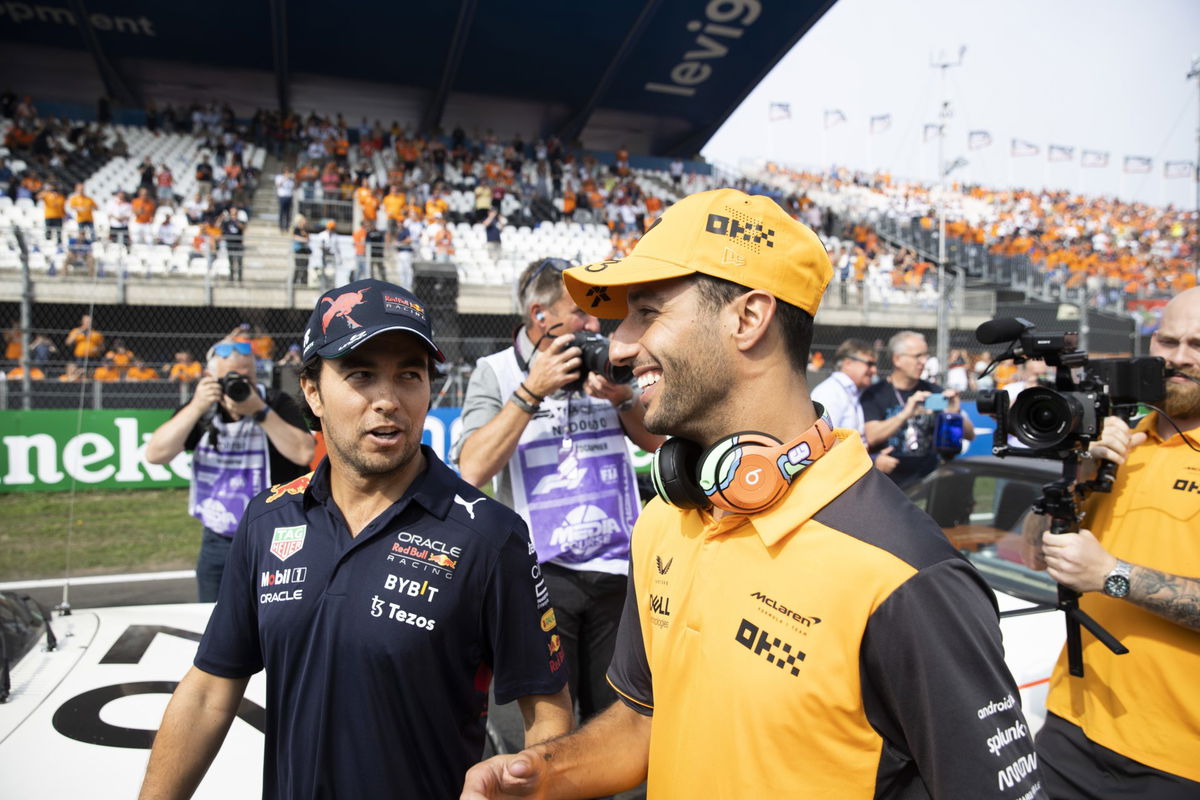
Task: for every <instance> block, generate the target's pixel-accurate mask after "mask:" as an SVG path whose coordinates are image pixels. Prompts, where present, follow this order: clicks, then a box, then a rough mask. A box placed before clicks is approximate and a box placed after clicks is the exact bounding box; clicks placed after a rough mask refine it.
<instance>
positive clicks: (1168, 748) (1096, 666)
mask: <svg viewBox="0 0 1200 800" xmlns="http://www.w3.org/2000/svg"><path fill="white" fill-rule="evenodd" d="M1155 417H1156V415H1155V414H1150V415H1149V416H1147V417H1146V418H1145V419H1143V420H1142V421H1141V423H1140V424H1138V426H1137V427H1136V428H1135V430H1137V431H1143V432H1145V433H1146V434H1147V436H1148V437H1149V438H1148V439H1147V441H1146V442H1145V443H1144V444H1142V445H1139V446H1138V447H1135V448H1133V450H1132V451H1131V452H1130V454H1129V457H1128V458H1127V459H1126V461H1125V464H1123V465H1122V466H1121V467H1120V468H1118V469H1117V477H1116V480H1115V482H1114V483H1113V489H1112V491H1111V492H1109V493H1105V494H1100V493H1097V494H1094V495H1092V496H1091V498H1090V499H1089V501H1088V504H1087V506H1086V508H1087V512H1088V513H1087V515H1086V516H1085V517H1084V519H1085V522H1084V527H1086V528H1087V529H1088V530H1090V531H1091V532H1092V533H1094V534H1095V535H1096V537H1097V538H1098V539H1099V540H1100V543H1101V544H1102V545H1104V548H1105V549H1106V550H1108V552H1110V553H1112V554H1113V555H1114V556H1116V557H1117V558H1119V559H1121V560H1123V561H1128V562H1130V563H1132V564H1137V565H1139V566H1143V567H1148V568H1150V569H1155V570H1158V571H1160V572H1165V573H1168V574H1171V575H1184V576H1187V577H1192V578H1194V577H1196V576H1200V458H1197V456H1196V454H1195V453H1194V452H1192V450H1191V448H1189V447H1188V442H1185V441H1184V436H1186V437H1187V438H1188V440H1189V441H1190V442H1191V445H1192V447H1196V448H1200V432H1198V431H1194V430H1193V431H1189V432H1188V433H1186V434H1175V435H1174V436H1172V437H1170V438H1169V439H1167V440H1166V441H1163V440H1162V439H1161V438H1159V436H1158V434H1157V432H1156V429H1155ZM1079 607H1080V608H1082V609H1083V610H1084V611H1085V612H1087V613H1088V614H1089V615H1090V616H1091V617H1092V618H1093V619H1095V620H1096V621H1097V622H1099V623H1100V624H1101V625H1103V626H1104V628H1105V630H1107V631H1108V632H1109V633H1111V634H1112V635H1114V636H1116V637H1117V638H1118V639H1120V640H1121V643H1122V644H1124V645H1125V646H1126V647H1128V648H1129V652H1128V653H1126V654H1125V655H1123V656H1116V655H1114V654H1113V653H1112V652H1111V651H1110V650H1109V649H1108V648H1106V647H1105V646H1104V645H1102V644H1101V643H1100V642H1099V641H1097V640H1096V638H1095V637H1093V636H1089V635H1088V634H1086V633H1085V634H1084V636H1083V677H1082V678H1074V677H1071V676H1070V675H1069V674H1068V673H1067V668H1066V655H1065V653H1064V654H1062V655H1060V657H1059V660H1058V664H1057V665H1056V666H1055V668H1054V674H1053V676H1052V677H1051V679H1050V694H1049V696H1048V697H1047V698H1046V707H1047V709H1048V710H1049V711H1051V712H1053V713H1055V714H1057V715H1058V716H1060V717H1062V718H1064V719H1066V720H1068V721H1069V722H1072V723H1074V724H1075V725H1078V726H1079V727H1080V728H1082V729H1083V733H1084V735H1085V736H1087V738H1088V739H1090V740H1092V741H1093V742H1095V743H1096V744H1099V745H1103V746H1104V747H1107V748H1108V749H1109V750H1115V751H1116V752H1118V753H1120V754H1121V755H1123V756H1125V757H1126V758H1131V759H1133V760H1134V761H1137V762H1138V763H1140V764H1146V765H1148V766H1151V767H1154V768H1155V769H1159V770H1162V771H1163V772H1169V773H1171V774H1172V775H1179V776H1181V777H1184V778H1187V779H1188V780H1192V781H1200V685H1198V684H1197V682H1196V676H1197V674H1200V632H1197V631H1193V630H1188V629H1187V628H1184V627H1183V626H1181V625H1176V624H1175V623H1173V622H1168V621H1167V620H1165V619H1163V618H1162V617H1160V616H1158V615H1157V614H1153V613H1151V612H1149V611H1147V610H1145V609H1143V608H1139V607H1138V606H1135V605H1133V604H1132V603H1130V602H1128V601H1126V600H1118V599H1117V598H1115V597H1108V596H1106V595H1104V594H1101V593H1099V592H1087V593H1085V594H1084V595H1083V597H1081V598H1080V599H1079Z"/></svg>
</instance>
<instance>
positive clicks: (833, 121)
mask: <svg viewBox="0 0 1200 800" xmlns="http://www.w3.org/2000/svg"><path fill="white" fill-rule="evenodd" d="M845 121H846V115H845V114H843V113H842V110H841V109H840V108H827V109H825V127H826V128H832V127H833V126H834V125H840V124H842V123H843V122H845Z"/></svg>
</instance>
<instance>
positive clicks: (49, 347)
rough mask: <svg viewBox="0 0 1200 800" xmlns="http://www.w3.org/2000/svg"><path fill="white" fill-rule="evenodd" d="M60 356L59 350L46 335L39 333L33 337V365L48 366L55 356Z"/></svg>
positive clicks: (31, 350)
mask: <svg viewBox="0 0 1200 800" xmlns="http://www.w3.org/2000/svg"><path fill="white" fill-rule="evenodd" d="M56 355H58V348H57V347H55V346H54V342H52V341H50V338H49V337H48V336H46V334H44V333H39V334H37V335H36V336H34V337H33V341H31V342H30V343H29V360H30V362H31V363H33V364H37V365H39V366H46V365H47V364H49V363H50V360H51V358H52V357H53V356H56Z"/></svg>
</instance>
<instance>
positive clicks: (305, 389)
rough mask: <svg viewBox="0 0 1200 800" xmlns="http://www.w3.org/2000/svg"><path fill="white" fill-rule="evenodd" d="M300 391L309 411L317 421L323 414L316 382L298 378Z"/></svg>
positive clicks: (305, 377)
mask: <svg viewBox="0 0 1200 800" xmlns="http://www.w3.org/2000/svg"><path fill="white" fill-rule="evenodd" d="M300 391H301V392H302V393H303V394H304V400H305V402H307V403H308V408H309V411H311V412H312V415H313V416H314V417H316V418H317V419H320V418H321V415H322V414H323V413H324V407H323V406H322V404H321V389H320V386H319V385H318V384H317V383H316V381H312V380H310V379H309V378H308V377H307V376H304V375H301V376H300Z"/></svg>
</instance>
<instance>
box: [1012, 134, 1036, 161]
mask: <svg viewBox="0 0 1200 800" xmlns="http://www.w3.org/2000/svg"><path fill="white" fill-rule="evenodd" d="M1040 152H1042V148H1040V147H1038V146H1037V145H1036V144H1034V143H1033V142H1027V141H1025V140H1024V139H1013V140H1012V154H1013V156H1015V157H1016V158H1023V157H1025V156H1036V155H1037V154H1038V153H1040Z"/></svg>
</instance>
